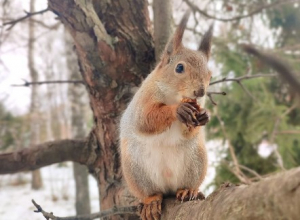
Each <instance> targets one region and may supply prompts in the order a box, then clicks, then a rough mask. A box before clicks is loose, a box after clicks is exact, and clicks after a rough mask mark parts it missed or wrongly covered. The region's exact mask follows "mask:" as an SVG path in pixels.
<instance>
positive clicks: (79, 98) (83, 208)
mask: <svg viewBox="0 0 300 220" xmlns="http://www.w3.org/2000/svg"><path fill="white" fill-rule="evenodd" d="M65 43H66V45H65V47H66V61H67V67H68V72H69V77H68V78H69V79H70V80H81V76H80V72H79V67H78V61H77V57H76V53H75V51H74V50H73V47H74V44H73V40H72V38H71V36H70V35H69V33H67V32H66V33H65ZM68 97H69V100H70V105H71V115H72V116H71V135H72V138H84V137H85V136H86V123H85V106H86V104H87V103H88V102H87V101H85V100H86V99H87V97H86V90H85V88H84V87H83V86H82V85H79V84H70V85H69V86H68ZM73 173H74V180H75V190H76V191H75V195H76V201H75V208H76V214H77V215H82V214H89V213H91V206H90V194H89V179H88V170H87V167H86V166H85V165H81V164H79V163H73Z"/></svg>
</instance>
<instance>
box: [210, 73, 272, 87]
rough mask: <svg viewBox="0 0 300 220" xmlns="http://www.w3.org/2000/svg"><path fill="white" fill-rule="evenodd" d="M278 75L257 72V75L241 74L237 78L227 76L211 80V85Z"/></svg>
mask: <svg viewBox="0 0 300 220" xmlns="http://www.w3.org/2000/svg"><path fill="white" fill-rule="evenodd" d="M274 76H276V74H255V75H245V76H240V77H237V78H229V79H228V78H227V77H224V78H223V79H220V80H216V81H214V82H211V83H210V84H209V85H210V86H211V85H214V84H217V83H222V82H237V83H239V82H241V81H243V80H247V79H254V78H259V77H274Z"/></svg>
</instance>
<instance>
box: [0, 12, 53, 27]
mask: <svg viewBox="0 0 300 220" xmlns="http://www.w3.org/2000/svg"><path fill="white" fill-rule="evenodd" d="M49 10H50V9H49V8H46V9H44V10H41V11H36V12H32V13H30V12H27V11H24V12H25V14H26V15H25V16H23V17H20V18H17V19H15V20H12V21H8V22H4V23H3V26H6V25H10V27H8V28H7V30H10V29H12V28H13V27H14V26H15V25H16V24H17V23H18V22H20V21H23V20H25V19H27V18H30V17H32V16H34V15H37V14H43V13H45V12H47V11H49Z"/></svg>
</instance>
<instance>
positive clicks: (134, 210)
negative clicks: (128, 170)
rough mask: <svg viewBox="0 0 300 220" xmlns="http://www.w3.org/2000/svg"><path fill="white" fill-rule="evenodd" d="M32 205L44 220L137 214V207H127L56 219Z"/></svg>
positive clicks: (86, 218) (51, 213) (89, 219)
mask: <svg viewBox="0 0 300 220" xmlns="http://www.w3.org/2000/svg"><path fill="white" fill-rule="evenodd" d="M31 201H32V203H33V205H34V206H35V207H36V208H37V210H35V211H34V212H37V213H38V212H40V213H42V214H43V216H44V217H45V219H47V220H49V219H52V220H92V219H95V218H104V217H108V216H111V215H122V214H137V213H138V211H139V207H138V206H127V207H114V208H112V209H110V210H105V211H102V212H97V213H93V214H88V215H78V216H70V217H58V216H55V215H53V212H46V211H44V210H43V209H42V207H41V206H40V205H39V204H37V203H36V202H35V201H34V200H33V199H32V200H31Z"/></svg>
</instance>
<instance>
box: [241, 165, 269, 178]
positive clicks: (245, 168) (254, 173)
mask: <svg viewBox="0 0 300 220" xmlns="http://www.w3.org/2000/svg"><path fill="white" fill-rule="evenodd" d="M239 166H240V168H241V169H243V170H246V171H248V172H249V173H251V174H253V175H254V176H255V177H257V178H258V179H259V180H262V179H263V177H262V176H261V175H259V174H258V173H257V172H256V171H255V170H252V169H250V168H249V167H246V166H244V165H241V164H240V165H239Z"/></svg>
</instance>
